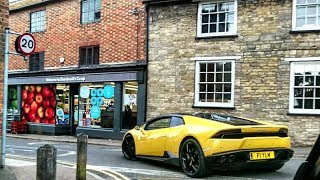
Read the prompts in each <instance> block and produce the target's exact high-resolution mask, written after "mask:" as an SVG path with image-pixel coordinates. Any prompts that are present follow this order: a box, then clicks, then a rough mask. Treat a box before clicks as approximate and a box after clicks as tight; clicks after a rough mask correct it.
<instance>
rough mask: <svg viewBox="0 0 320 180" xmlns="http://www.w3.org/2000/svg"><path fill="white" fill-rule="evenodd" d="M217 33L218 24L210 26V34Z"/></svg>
mask: <svg viewBox="0 0 320 180" xmlns="http://www.w3.org/2000/svg"><path fill="white" fill-rule="evenodd" d="M212 32H217V24H210V33H212Z"/></svg>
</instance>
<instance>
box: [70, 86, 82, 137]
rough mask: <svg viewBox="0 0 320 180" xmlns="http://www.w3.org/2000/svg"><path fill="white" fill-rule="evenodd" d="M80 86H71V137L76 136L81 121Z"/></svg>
mask: <svg viewBox="0 0 320 180" xmlns="http://www.w3.org/2000/svg"><path fill="white" fill-rule="evenodd" d="M79 118H80V116H79V84H70V135H72V136H74V135H76V129H77V127H78V121H79Z"/></svg>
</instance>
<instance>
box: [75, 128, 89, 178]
mask: <svg viewBox="0 0 320 180" xmlns="http://www.w3.org/2000/svg"><path fill="white" fill-rule="evenodd" d="M87 142H88V135H86V134H82V133H81V134H79V135H78V137H77V176H76V178H77V180H85V179H86V176H87V175H86V172H87V167H86V166H87Z"/></svg>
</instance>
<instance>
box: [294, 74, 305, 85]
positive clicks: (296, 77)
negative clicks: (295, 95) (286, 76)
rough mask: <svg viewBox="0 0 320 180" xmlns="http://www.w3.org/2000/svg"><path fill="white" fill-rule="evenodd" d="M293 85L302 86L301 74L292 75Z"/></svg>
mask: <svg viewBox="0 0 320 180" xmlns="http://www.w3.org/2000/svg"><path fill="white" fill-rule="evenodd" d="M294 85H295V86H302V85H303V76H295V77H294Z"/></svg>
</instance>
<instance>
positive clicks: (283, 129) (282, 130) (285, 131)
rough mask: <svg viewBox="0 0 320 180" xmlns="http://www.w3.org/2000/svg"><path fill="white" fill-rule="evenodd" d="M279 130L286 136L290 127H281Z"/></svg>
mask: <svg viewBox="0 0 320 180" xmlns="http://www.w3.org/2000/svg"><path fill="white" fill-rule="evenodd" d="M278 132H279V134H283V136H284V137H287V136H288V129H286V128H280V129H279V131H278Z"/></svg>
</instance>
